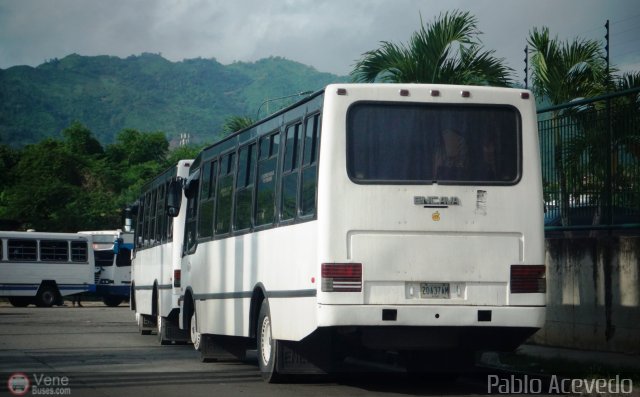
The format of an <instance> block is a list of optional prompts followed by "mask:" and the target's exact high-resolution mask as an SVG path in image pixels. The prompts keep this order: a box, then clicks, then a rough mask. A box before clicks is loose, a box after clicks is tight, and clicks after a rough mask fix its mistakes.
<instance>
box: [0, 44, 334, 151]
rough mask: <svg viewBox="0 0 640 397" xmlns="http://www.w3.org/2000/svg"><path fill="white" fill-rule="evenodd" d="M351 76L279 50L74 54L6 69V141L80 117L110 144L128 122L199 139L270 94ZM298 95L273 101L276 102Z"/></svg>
mask: <svg viewBox="0 0 640 397" xmlns="http://www.w3.org/2000/svg"><path fill="white" fill-rule="evenodd" d="M344 81H347V78H346V77H340V76H336V75H332V74H329V73H320V72H318V71H317V70H315V69H314V68H312V67H309V66H305V65H303V64H300V63H297V62H293V61H290V60H286V59H284V58H279V57H272V58H268V59H262V60H259V61H257V62H254V63H244V62H236V63H233V64H231V65H222V64H220V63H218V62H217V61H216V60H215V59H202V58H197V59H188V60H184V61H181V62H171V61H168V60H167V59H164V58H163V57H162V56H160V55H158V54H149V53H144V54H142V55H139V56H130V57H128V58H124V59H123V58H118V57H113V56H81V55H77V54H72V55H69V56H66V57H64V58H62V59H53V60H50V61H48V62H46V63H44V64H42V65H40V66H37V67H35V68H33V67H29V66H15V67H11V68H8V69H4V70H3V69H0V143H4V144H9V145H11V146H17V147H18V146H23V145H25V144H29V143H34V142H38V141H40V140H41V139H43V138H45V137H48V136H53V137H58V136H59V133H60V131H61V130H63V129H64V128H66V127H68V126H69V125H70V124H71V123H72V122H73V121H80V122H81V123H82V124H84V125H85V126H87V127H88V128H89V129H90V130H91V131H92V132H93V134H94V135H95V137H96V138H97V139H98V140H100V142H102V143H103V144H108V143H111V142H113V140H114V138H115V136H116V134H117V133H118V132H119V131H121V130H123V129H125V128H133V129H136V130H139V131H162V132H164V133H166V134H167V137H168V138H169V139H172V138H175V137H177V136H178V135H179V134H180V133H190V134H191V137H192V141H194V142H211V141H213V140H214V139H215V137H216V136H217V135H218V134H219V133H220V132H221V128H222V124H223V123H224V121H225V120H226V119H227V118H228V117H229V116H234V115H236V116H249V117H253V118H255V117H256V112H257V111H258V108H259V107H260V105H261V104H262V103H263V102H264V101H265V100H267V99H269V98H278V97H281V96H287V95H291V94H295V93H298V92H302V91H316V90H319V89H322V88H323V87H324V86H325V85H327V84H329V83H334V82H344ZM296 99H299V98H292V99H288V100H287V102H285V100H279V101H273V102H270V103H269V106H270V108H269V110H270V111H274V110H275V109H276V107H282V106H284V105H287V104H290V103H292V102H293V101H295V100H296ZM260 115H261V116H263V117H264V116H265V115H266V107H264V108H262V110H261V113H260Z"/></svg>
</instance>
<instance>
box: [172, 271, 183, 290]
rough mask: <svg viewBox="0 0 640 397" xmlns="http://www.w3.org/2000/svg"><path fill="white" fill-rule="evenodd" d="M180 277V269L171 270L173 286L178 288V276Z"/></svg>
mask: <svg viewBox="0 0 640 397" xmlns="http://www.w3.org/2000/svg"><path fill="white" fill-rule="evenodd" d="M181 277H182V274H181V272H180V270H174V271H173V286H174V287H175V288H179V287H180V278H181Z"/></svg>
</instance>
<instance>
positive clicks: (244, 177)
mask: <svg viewBox="0 0 640 397" xmlns="http://www.w3.org/2000/svg"><path fill="white" fill-rule="evenodd" d="M255 164H256V145H255V143H252V144H250V145H248V146H245V147H242V148H240V151H239V159H238V177H237V178H236V198H235V200H236V202H235V208H236V211H235V219H234V229H235V230H246V229H250V228H251V226H253V222H252V216H251V215H252V212H253V211H252V208H253V185H254V173H255V171H254V168H255Z"/></svg>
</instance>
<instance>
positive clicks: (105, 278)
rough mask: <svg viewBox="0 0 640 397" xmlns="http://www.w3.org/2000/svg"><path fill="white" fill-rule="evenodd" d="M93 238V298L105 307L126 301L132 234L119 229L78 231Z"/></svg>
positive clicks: (129, 280)
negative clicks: (94, 286)
mask: <svg viewBox="0 0 640 397" xmlns="http://www.w3.org/2000/svg"><path fill="white" fill-rule="evenodd" d="M80 233H82V234H89V235H91V236H92V237H93V255H94V260H95V265H96V268H95V277H94V279H95V285H96V291H95V293H96V295H97V296H98V297H99V298H101V299H102V301H103V302H104V304H105V305H107V306H113V307H115V306H118V305H120V304H121V303H122V302H124V301H126V300H128V299H129V293H130V289H131V251H132V250H133V234H132V233H124V232H122V230H119V229H118V230H94V231H82V232H80Z"/></svg>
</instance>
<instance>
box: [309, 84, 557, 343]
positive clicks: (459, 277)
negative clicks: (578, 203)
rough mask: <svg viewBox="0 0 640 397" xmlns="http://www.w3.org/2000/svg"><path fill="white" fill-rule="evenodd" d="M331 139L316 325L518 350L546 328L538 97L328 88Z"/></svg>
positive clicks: (491, 91) (322, 194) (396, 339)
mask: <svg viewBox="0 0 640 397" xmlns="http://www.w3.org/2000/svg"><path fill="white" fill-rule="evenodd" d="M321 147H322V150H321V154H320V171H319V173H320V180H319V184H318V186H319V195H318V214H319V216H318V228H319V233H318V235H319V241H318V243H319V248H318V255H319V258H318V261H317V266H318V268H317V274H318V276H319V285H318V294H317V303H318V310H317V319H318V324H317V325H318V327H321V328H322V327H337V328H339V327H343V328H348V327H357V329H358V335H359V337H360V342H361V343H362V344H363V345H365V346H367V347H372V348H380V349H398V350H403V349H408V350H415V349H418V350H421V349H422V350H424V349H438V350H445V349H468V350H472V349H513V348H515V347H516V346H517V345H518V344H520V343H522V342H523V341H524V340H525V339H526V338H527V337H528V336H530V335H531V334H532V333H534V332H535V331H536V330H537V329H539V328H540V327H542V325H543V324H544V319H545V317H544V315H545V268H544V245H543V244H544V238H543V225H542V220H543V217H542V213H543V210H542V185H541V179H540V162H539V155H538V140H537V127H536V120H535V107H534V101H533V98H532V96H530V94H529V93H528V92H526V91H523V90H514V89H497V88H487V87H457V86H419V85H402V86H397V85H380V86H377V87H376V89H375V90H373V89H372V88H371V86H368V85H367V86H365V85H350V86H344V87H342V86H329V87H328V88H327V89H326V91H325V106H324V114H323V130H322V143H321ZM351 329H353V328H351Z"/></svg>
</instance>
